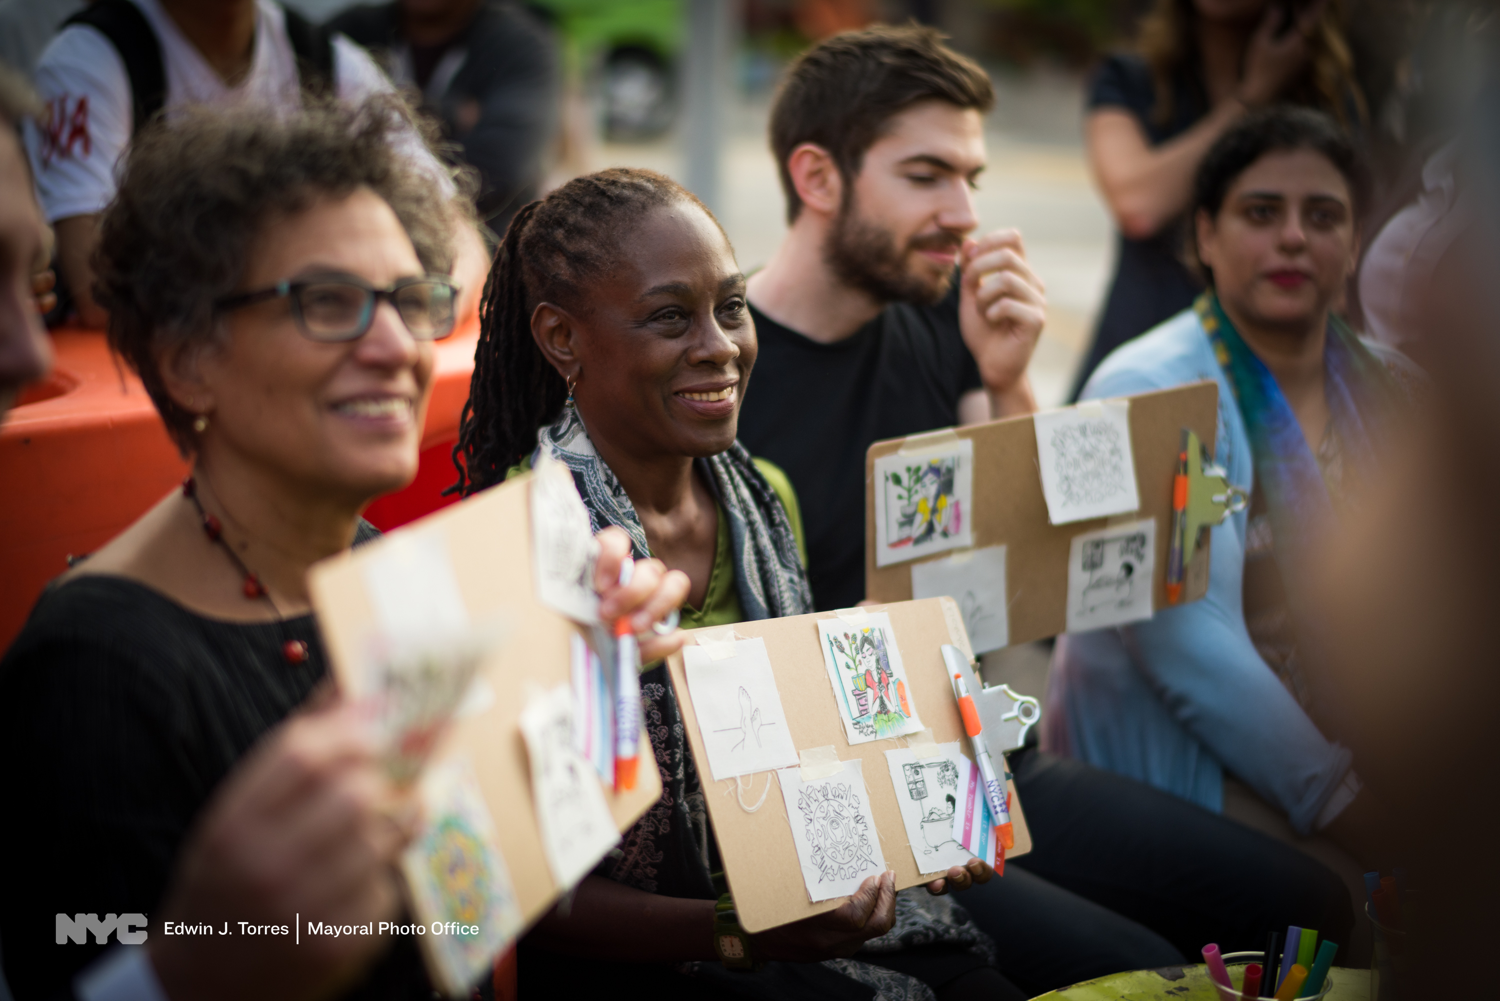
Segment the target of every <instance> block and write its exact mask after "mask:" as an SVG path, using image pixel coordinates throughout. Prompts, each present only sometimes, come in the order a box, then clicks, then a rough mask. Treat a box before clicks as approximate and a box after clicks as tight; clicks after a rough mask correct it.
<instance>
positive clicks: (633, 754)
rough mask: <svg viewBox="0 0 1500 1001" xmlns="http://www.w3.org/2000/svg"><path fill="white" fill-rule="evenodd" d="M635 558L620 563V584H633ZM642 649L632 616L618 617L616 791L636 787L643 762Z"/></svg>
mask: <svg viewBox="0 0 1500 1001" xmlns="http://www.w3.org/2000/svg"><path fill="white" fill-rule="evenodd" d="M634 571H635V561H633V560H631V559H630V558H628V557H627V558H626V560H625V562H624V563H622V564H620V585H621V586H622V587H623V586H624V585H626V584H629V583H630V576H631V574H632V573H633V572H634ZM640 663H641V651H640V648H639V647H638V646H636V642H635V630H634V629H633V628H631V625H630V616H628V615H622V616H620V617H619V618H618V619H616V620H615V792H617V793H618V792H625V791H626V790H629V789H634V788H635V776H636V769H637V767H638V766H639V765H640V742H641V677H640Z"/></svg>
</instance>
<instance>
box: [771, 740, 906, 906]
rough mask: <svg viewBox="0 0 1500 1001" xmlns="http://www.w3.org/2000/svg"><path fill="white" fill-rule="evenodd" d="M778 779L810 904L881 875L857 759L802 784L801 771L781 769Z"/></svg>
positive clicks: (850, 890)
mask: <svg viewBox="0 0 1500 1001" xmlns="http://www.w3.org/2000/svg"><path fill="white" fill-rule="evenodd" d="M776 776H777V778H778V780H779V781H780V783H781V795H782V797H783V798H784V799H785V801H786V815H787V820H788V821H789V822H790V823H791V828H792V840H793V842H794V843H795V844H796V846H797V859H798V860H799V861H800V862H801V864H802V880H803V882H804V883H805V884H806V885H807V895H808V897H809V898H810V899H811V900H812V902H813V903H818V902H819V901H822V900H832V899H833V898H834V897H846V896H848V895H849V894H851V893H853V892H854V891H855V890H857V889H859V885H860V884H861V883H863V882H864V881H865V880H866V879H867V878H869V877H870V876H873V875H875V874H877V873H880V872H884V871H885V856H884V855H883V854H882V853H881V851H880V837H879V835H878V834H876V832H875V818H874V816H873V815H872V814H871V813H870V797H869V796H868V795H867V794H866V792H865V780H864V774H863V771H862V769H861V762H860V761H859V759H857V758H856V759H853V760H850V761H845V762H844V763H843V767H842V768H841V769H840V770H839V771H837V772H835V773H834V774H832V775H829V776H825V777H823V778H819V779H814V780H812V781H810V782H804V781H803V780H802V774H801V769H799V768H783V769H781V770H780V771H778V772H777V773H776Z"/></svg>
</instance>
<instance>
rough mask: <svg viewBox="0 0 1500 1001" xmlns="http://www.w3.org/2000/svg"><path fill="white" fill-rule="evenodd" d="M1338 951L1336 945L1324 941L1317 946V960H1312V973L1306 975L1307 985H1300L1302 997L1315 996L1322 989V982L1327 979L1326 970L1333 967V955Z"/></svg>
mask: <svg viewBox="0 0 1500 1001" xmlns="http://www.w3.org/2000/svg"><path fill="white" fill-rule="evenodd" d="M1338 951H1339V947H1338V945H1337V944H1336V943H1333V942H1329V941H1328V940H1326V939H1325V940H1324V941H1323V944H1322V945H1320V946H1318V958H1317V959H1315V960H1313V965H1312V972H1311V973H1309V974H1308V975H1307V983H1305V984H1303V985H1302V993H1303V994H1304V995H1307V994H1316V993H1318V992H1319V991H1321V990H1322V989H1323V981H1324V980H1326V979H1328V970H1329V968H1330V967H1332V966H1333V955H1334V953H1336V952H1338Z"/></svg>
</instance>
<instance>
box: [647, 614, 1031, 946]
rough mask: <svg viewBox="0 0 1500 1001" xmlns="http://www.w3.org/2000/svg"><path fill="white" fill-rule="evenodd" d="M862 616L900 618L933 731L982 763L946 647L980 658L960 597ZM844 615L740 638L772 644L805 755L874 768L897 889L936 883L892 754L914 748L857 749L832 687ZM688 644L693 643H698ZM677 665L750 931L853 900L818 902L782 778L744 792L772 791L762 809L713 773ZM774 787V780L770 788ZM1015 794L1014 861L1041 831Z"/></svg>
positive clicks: (760, 628)
mask: <svg viewBox="0 0 1500 1001" xmlns="http://www.w3.org/2000/svg"><path fill="white" fill-rule="evenodd" d="M861 611H865V612H886V613H888V614H889V615H890V619H891V628H892V631H893V632H894V633H895V637H896V645H897V646H898V647H899V648H900V650H901V658H902V661H903V663H904V664H905V667H906V673H907V681H908V682H909V683H910V685H911V693H912V700H913V702H914V703H915V706H916V712H917V715H918V717H919V718H920V719H921V721H922V723H923V725H925V726H928V727H931V729H932V736H933V739H934V740H935V741H936V742H937V743H939V744H945V743H948V742H950V741H954V740H958V741H960V746H961V747H962V748H963V752H964V756H965V757H967V758H969V759H970V760H971V761H972V760H973V755H972V753H970V751H969V746H968V738H967V737H966V736H965V735H964V729H963V720H962V718H961V717H960V716H959V713H958V703H957V702H956V701H955V700H954V697H953V687H952V684H951V682H950V681H949V678H948V672H947V669H946V668H945V667H944V665H943V655H942V652H941V647H942V645H943V644H944V643H952V644H953V645H955V646H957V647H959V648H960V649H962V650H964V651H965V652H966V653H968V652H971V651H970V647H969V638H968V636H967V634H966V633H965V632H964V625H963V618H962V616H961V615H960V614H959V610H958V606H957V605H956V604H954V603H953V601H952V599H950V598H929V599H927V600H925V601H905V602H900V603H896V604H891V605H887V606H884V607H880V608H866V609H861ZM837 617H838V616H837V613H835V612H814V613H811V614H808V615H795V616H790V617H787V618H784V619H762V620H760V621H756V622H740V623H736V624H735V626H734V631H735V633H736V634H737V636H738V637H739V638H743V639H750V638H753V637H757V636H758V637H760V638H761V639H763V640H764V641H765V644H766V652H767V654H769V656H770V661H771V671H772V673H773V674H774V675H775V677H776V687H777V690H778V692H779V693H780V695H781V705H782V708H783V710H785V712H786V720H787V726H788V728H789V729H790V730H791V733H792V740H793V743H794V744H795V745H796V747H797V748H798V749H799V750H803V749H807V748H814V747H825V746H827V745H830V744H831V745H833V747H834V749H835V751H837V753H838V756H839V758H840V760H843V761H849V760H852V759H854V758H859V759H861V760H862V761H863V762H864V764H863V766H862V768H863V771H864V781H865V790H866V792H867V793H868V794H869V797H870V806H871V813H872V814H873V816H874V818H875V828H876V830H877V831H878V832H879V837H880V847H881V852H882V853H883V854H884V855H885V861H886V865H887V867H888V868H890V869H893V870H894V871H895V873H896V889H898V890H900V889H904V888H905V887H908V886H915V885H916V884H918V883H926V882H930V881H931V880H932V879H933V878H935V877H933V876H927V877H923V876H922V874H921V873H919V872H918V871H917V863H916V860H915V859H914V858H913V856H912V852H911V847H910V845H909V844H908V843H907V839H906V826H905V824H904V823H903V821H902V819H901V808H900V806H899V805H898V804H897V801H896V791H895V788H894V787H893V786H892V784H891V776H890V769H889V768H888V767H887V764H886V757H885V752H886V751H888V750H891V749H893V748H899V747H905V746H907V740H906V738H903V737H888V738H885V739H883V740H873V741H869V742H867V743H863V744H854V745H851V744H850V743H849V742H848V740H846V739H845V736H844V727H843V724H842V722H840V716H839V708H838V704H837V702H836V696H835V694H834V691H833V685H832V684H830V683H829V680H828V672H827V671H826V669H825V668H824V665H823V647H822V641H821V640H820V639H819V636H818V627H817V625H816V623H817V621H818V620H819V619H833V618H837ZM722 628H723V627H718V628H717V629H714V630H702V629H699V630H693V631H691V632H690V633H689V636H690V637H693V636H696V635H697V634H698V633H703V632H718V631H719V629H722ZM688 642H690V643H691V642H693V639H691V638H690V639H689V641H688ZM667 666H668V672H669V673H670V674H671V677H672V687H673V688H674V689H675V690H676V692H677V701H678V703H679V704H680V706H681V709H682V717H683V722H684V723H685V724H686V726H687V733H688V743H689V745H690V746H691V747H692V750H693V759H694V760H695V761H696V762H698V771H699V774H700V776H701V777H702V779H703V792H704V798H705V799H706V800H707V803H708V815H709V819H710V820H711V821H712V822H713V827H714V834H715V836H716V837H717V839H718V843H719V854H720V856H721V857H722V859H723V860H724V870H725V876H726V877H727V879H728V881H729V889H730V892H731V893H732V894H733V895H734V904H735V909H736V911H737V913H738V915H739V921H740V924H741V925H742V926H743V927H744V928H745V930H746V931H749V932H758V931H764V930H765V929H767V928H774V927H777V926H779V925H784V924H788V923H790V922H792V921H800V920H802V919H803V918H808V917H812V916H813V915H815V914H821V913H823V912H824V911H830V910H833V909H834V908H836V907H838V906H839V905H840V904H841V903H842V902H843V901H844V900H846V899H847V898H845V897H839V898H835V899H833V900H825V901H823V902H822V903H818V904H814V903H812V902H811V901H810V900H809V899H808V894H807V887H806V884H804V883H803V880H802V868H801V863H800V862H799V861H798V859H797V849H796V846H795V845H794V844H793V842H792V831H791V827H790V825H789V821H788V819H787V811H786V803H785V801H784V800H783V798H782V795H781V788H780V784H779V780H778V779H777V777H776V776H775V774H773V773H772V772H757V773H755V774H754V775H753V776H750V777H749V778H748V783H749V788H748V789H747V790H746V791H745V793H744V796H745V799H746V801H748V802H753V801H755V800H757V799H760V795H761V791H762V790H763V789H765V790H766V797H765V800H764V802H763V803H761V805H760V807H759V808H758V809H757V810H756V811H755V812H753V813H751V812H747V811H746V810H745V809H744V808H743V807H741V805H740V803H739V800H738V793H739V790H738V787H737V780H735V779H726V780H723V781H719V782H715V781H713V780H712V779H711V778H710V777H709V771H708V768H707V762H708V756H707V753H706V751H705V748H704V744H703V735H702V733H701V732H700V731H699V728H698V716H697V713H696V712H695V711H694V708H693V700H692V696H691V694H690V693H689V691H688V687H687V673H686V668H685V666H684V662H683V657H682V654H680V653H678V654H674V655H673V656H672V657H671V658H670V659H669V660H668V661H667ZM766 783H770V787H769V789H767V787H766ZM1010 791H1011V804H1012V805H1011V820H1012V822H1013V823H1014V825H1015V847H1014V848H1012V849H1011V850H1010V851H1008V852H1006V853H1005V854H1006V858H1015V857H1017V856H1018V855H1023V854H1025V853H1026V852H1028V851H1030V850H1031V834H1030V832H1029V831H1028V830H1027V827H1026V816H1025V813H1024V811H1023V810H1022V806H1021V801H1020V798H1019V797H1018V796H1016V794H1015V784H1014V783H1010Z"/></svg>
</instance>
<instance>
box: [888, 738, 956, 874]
mask: <svg viewBox="0 0 1500 1001" xmlns="http://www.w3.org/2000/svg"><path fill="white" fill-rule="evenodd" d="M937 746H938V753H937V755H935V756H933V757H930V758H918V757H917V756H916V752H915V751H914V750H912V749H911V748H909V747H900V748H896V749H895V750H891V751H886V752H885V760H886V765H887V767H889V768H890V772H891V784H892V785H893V786H895V788H896V803H897V804H898V805H899V806H900V807H901V820H902V823H903V824H904V825H905V827H906V840H907V842H908V843H909V844H910V845H911V853H912V857H913V858H915V859H916V862H917V871H918V872H920V873H922V874H923V875H926V874H927V873H936V872H944V871H946V870H947V869H949V868H950V867H952V866H955V865H963V864H964V863H965V862H967V861H969V859H970V858H972V857H973V856H972V855H970V853H969V852H968V850H967V849H965V848H964V846H963V845H961V844H959V842H958V840H957V839H956V837H955V836H954V833H953V818H954V816H955V814H956V813H957V812H958V808H959V800H960V796H961V794H962V791H963V790H962V789H961V788H960V786H959V766H960V764H964V763H966V760H965V759H964V756H963V754H962V753H961V752H960V751H959V747H958V741H956V740H955V741H952V742H950V743H947V744H939V745H937Z"/></svg>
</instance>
